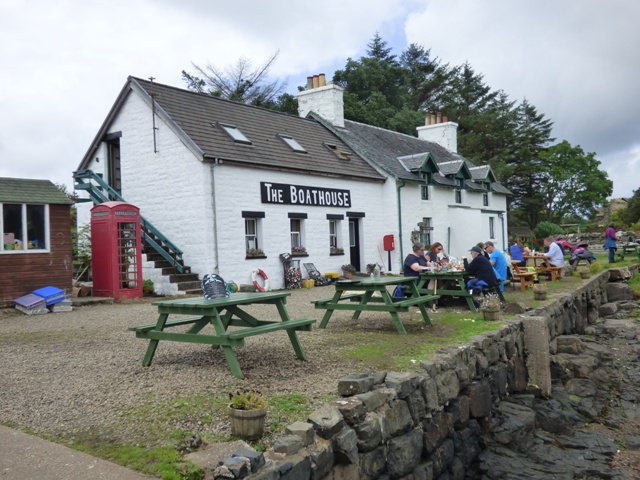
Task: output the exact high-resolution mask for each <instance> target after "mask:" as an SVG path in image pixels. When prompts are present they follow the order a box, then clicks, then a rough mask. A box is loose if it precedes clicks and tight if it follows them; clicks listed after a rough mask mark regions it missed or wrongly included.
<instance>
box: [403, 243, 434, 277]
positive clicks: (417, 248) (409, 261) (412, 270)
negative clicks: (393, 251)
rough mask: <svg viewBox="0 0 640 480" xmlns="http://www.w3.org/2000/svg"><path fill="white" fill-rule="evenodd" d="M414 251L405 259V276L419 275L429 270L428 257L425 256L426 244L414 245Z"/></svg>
mask: <svg viewBox="0 0 640 480" xmlns="http://www.w3.org/2000/svg"><path fill="white" fill-rule="evenodd" d="M412 250H413V253H410V254H409V255H407V258H405V259H404V276H405V277H419V276H420V273H421V272H424V271H426V270H429V266H428V264H427V259H426V258H425V257H424V245H423V244H422V243H416V244H415V245H413V247H412Z"/></svg>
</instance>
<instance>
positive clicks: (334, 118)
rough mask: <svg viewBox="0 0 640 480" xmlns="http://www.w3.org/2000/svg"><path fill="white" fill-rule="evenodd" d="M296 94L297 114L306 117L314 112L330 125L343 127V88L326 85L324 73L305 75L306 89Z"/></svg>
mask: <svg viewBox="0 0 640 480" xmlns="http://www.w3.org/2000/svg"><path fill="white" fill-rule="evenodd" d="M309 80H311V81H309ZM310 85H311V87H312V88H309V86H310ZM296 96H297V97H298V115H300V116H301V117H306V116H307V115H308V114H309V112H314V113H317V114H318V115H320V116H321V117H322V118H324V119H325V120H326V121H327V122H329V123H331V124H332V125H334V126H336V127H342V128H344V100H343V97H344V89H343V88H342V87H338V86H337V85H333V84H329V85H327V84H326V80H325V74H324V73H321V74H320V75H314V76H312V77H307V90H304V91H302V92H298V93H297V94H296Z"/></svg>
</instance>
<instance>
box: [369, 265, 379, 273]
mask: <svg viewBox="0 0 640 480" xmlns="http://www.w3.org/2000/svg"><path fill="white" fill-rule="evenodd" d="M377 266H378V264H377V263H367V274H369V275H371V274H372V273H373V271H374V270H375V269H376V267H377Z"/></svg>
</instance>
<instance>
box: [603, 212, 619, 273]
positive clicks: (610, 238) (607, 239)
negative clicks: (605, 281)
mask: <svg viewBox="0 0 640 480" xmlns="http://www.w3.org/2000/svg"><path fill="white" fill-rule="evenodd" d="M616 240H617V239H616V227H615V225H614V224H613V222H612V223H610V224H609V228H607V230H606V231H605V232H604V248H605V250H607V249H608V250H609V263H613V262H615V261H616V250H617V249H618V245H617V244H616Z"/></svg>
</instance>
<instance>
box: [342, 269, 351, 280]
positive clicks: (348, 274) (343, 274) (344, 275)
mask: <svg viewBox="0 0 640 480" xmlns="http://www.w3.org/2000/svg"><path fill="white" fill-rule="evenodd" d="M342 276H343V277H344V278H346V279H351V278H353V273H351V272H349V271H347V270H343V271H342Z"/></svg>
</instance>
